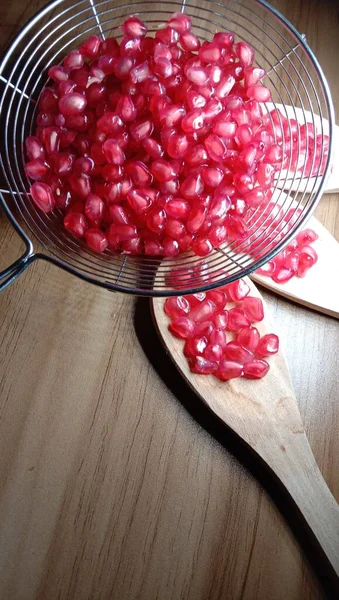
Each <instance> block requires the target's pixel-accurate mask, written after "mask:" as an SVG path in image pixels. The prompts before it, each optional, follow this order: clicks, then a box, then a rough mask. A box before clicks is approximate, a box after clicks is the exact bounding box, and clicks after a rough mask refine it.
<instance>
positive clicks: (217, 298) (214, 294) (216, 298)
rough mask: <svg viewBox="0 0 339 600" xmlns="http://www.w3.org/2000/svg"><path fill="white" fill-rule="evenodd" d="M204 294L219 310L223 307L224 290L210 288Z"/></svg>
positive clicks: (225, 299) (224, 301)
mask: <svg viewBox="0 0 339 600" xmlns="http://www.w3.org/2000/svg"><path fill="white" fill-rule="evenodd" d="M206 296H207V298H209V299H210V300H212V301H213V302H214V304H215V305H216V307H217V309H218V310H219V311H220V310H222V309H223V308H224V306H225V304H226V302H227V296H226V294H225V293H224V292H221V291H220V290H211V291H209V292H207V293H206Z"/></svg>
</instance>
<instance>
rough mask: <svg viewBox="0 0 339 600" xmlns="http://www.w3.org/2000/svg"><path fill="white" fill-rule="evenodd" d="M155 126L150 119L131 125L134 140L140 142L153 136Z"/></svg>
mask: <svg viewBox="0 0 339 600" xmlns="http://www.w3.org/2000/svg"><path fill="white" fill-rule="evenodd" d="M153 129H154V125H153V123H152V121H151V120H150V119H144V120H142V121H138V122H136V123H132V124H131V125H130V132H131V136H132V138H133V139H134V140H135V141H137V142H140V141H141V140H144V139H146V138H148V137H149V136H151V135H152V132H153Z"/></svg>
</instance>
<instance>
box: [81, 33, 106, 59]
mask: <svg viewBox="0 0 339 600" xmlns="http://www.w3.org/2000/svg"><path fill="white" fill-rule="evenodd" d="M100 44H101V40H100V38H99V37H98V36H97V35H90V36H89V37H88V38H87V39H86V40H85V41H84V42H83V44H81V46H80V48H79V50H80V52H81V54H82V56H85V57H86V58H91V59H94V58H96V57H97V56H98V54H99V50H100Z"/></svg>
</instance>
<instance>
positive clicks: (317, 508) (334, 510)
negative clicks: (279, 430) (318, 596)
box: [259, 427, 339, 577]
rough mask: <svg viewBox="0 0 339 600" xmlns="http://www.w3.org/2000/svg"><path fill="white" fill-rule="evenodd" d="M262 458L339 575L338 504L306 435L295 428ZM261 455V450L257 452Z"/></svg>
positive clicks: (286, 433) (284, 435)
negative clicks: (279, 481)
mask: <svg viewBox="0 0 339 600" xmlns="http://www.w3.org/2000/svg"><path fill="white" fill-rule="evenodd" d="M277 441H278V444H274V445H276V449H275V452H273V449H272V450H271V451H270V453H269V455H268V456H266V457H264V459H265V461H266V462H267V464H268V465H269V466H270V467H271V469H272V470H273V471H274V473H275V474H276V475H277V477H278V478H279V479H280V480H281V482H282V483H283V485H284V486H285V488H286V489H287V491H288V492H289V494H290V495H291V497H292V499H293V500H294V502H295V503H296V505H297V507H298V508H299V510H300V512H301V513H302V515H303V517H304V519H305V521H306V523H307V525H308V526H309V528H310V529H311V531H312V532H313V534H314V536H315V538H316V539H317V541H318V543H319V544H320V546H321V548H322V549H323V551H324V553H325V554H326V556H327V558H328V560H329V561H330V563H331V565H332V567H333V569H334V571H335V573H336V574H337V576H338V577H339V506H338V504H337V502H336V500H335V499H334V497H333V496H332V494H331V492H330V490H329V488H328V487H327V485H326V482H325V481H324V479H323V476H322V474H321V472H320V470H319V468H318V465H317V463H316V461H315V458H314V456H313V454H312V450H311V448H310V445H309V443H308V440H307V437H306V435H305V433H304V431H303V430H302V429H299V428H298V427H296V428H295V429H294V430H290V431H287V430H285V434H283V436H281V437H280V439H278V440H277ZM259 454H261V455H262V452H259Z"/></svg>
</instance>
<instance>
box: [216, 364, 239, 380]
mask: <svg viewBox="0 0 339 600" xmlns="http://www.w3.org/2000/svg"><path fill="white" fill-rule="evenodd" d="M242 374H243V365H241V364H240V363H237V362H234V361H232V360H227V359H222V360H221V361H220V364H219V369H218V374H217V376H218V377H219V379H221V381H229V379H236V378H237V377H241V376H242Z"/></svg>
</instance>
